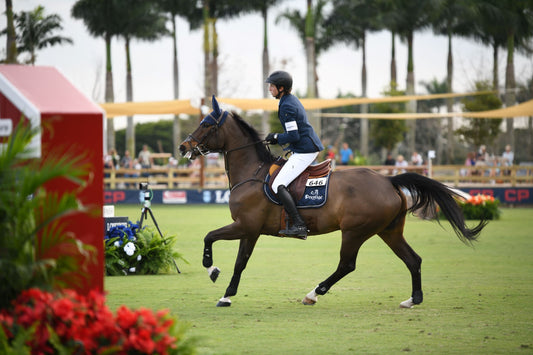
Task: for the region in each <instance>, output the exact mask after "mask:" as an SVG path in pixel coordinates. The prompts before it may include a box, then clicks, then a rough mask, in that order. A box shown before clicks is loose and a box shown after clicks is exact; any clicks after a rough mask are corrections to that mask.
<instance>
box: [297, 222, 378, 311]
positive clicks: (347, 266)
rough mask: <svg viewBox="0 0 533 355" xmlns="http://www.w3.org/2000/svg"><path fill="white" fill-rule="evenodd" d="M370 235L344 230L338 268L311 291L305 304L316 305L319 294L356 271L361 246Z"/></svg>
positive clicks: (324, 292)
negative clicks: (365, 235)
mask: <svg viewBox="0 0 533 355" xmlns="http://www.w3.org/2000/svg"><path fill="white" fill-rule="evenodd" d="M369 237H370V236H369ZM369 237H360V236H358V234H357V233H355V232H352V231H343V232H342V245H341V252H340V260H339V265H338V266H337V270H335V272H334V273H333V274H331V276H330V277H328V278H327V279H326V280H324V281H322V282H321V283H320V284H318V286H317V287H316V288H314V289H313V290H312V291H311V292H309V293H308V294H307V295H306V296H305V298H304V299H303V300H302V303H303V304H305V305H314V304H315V303H316V301H317V296H318V295H325V294H326V292H328V291H329V289H330V288H331V287H332V286H333V285H334V284H335V283H336V282H338V281H339V280H340V279H342V278H343V277H344V276H346V275H348V274H349V273H350V272H352V271H354V270H355V262H356V259H357V253H358V252H359V248H361V245H363V243H364V242H365V241H366V240H367V239H368V238H369Z"/></svg>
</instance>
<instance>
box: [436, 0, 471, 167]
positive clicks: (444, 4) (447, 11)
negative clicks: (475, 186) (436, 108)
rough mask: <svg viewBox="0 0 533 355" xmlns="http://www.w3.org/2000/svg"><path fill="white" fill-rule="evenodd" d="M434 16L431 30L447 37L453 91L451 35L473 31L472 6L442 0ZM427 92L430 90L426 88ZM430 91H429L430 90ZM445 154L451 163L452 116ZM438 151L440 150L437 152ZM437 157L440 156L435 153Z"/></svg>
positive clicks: (448, 104) (463, 0) (449, 86)
mask: <svg viewBox="0 0 533 355" xmlns="http://www.w3.org/2000/svg"><path fill="white" fill-rule="evenodd" d="M435 13H436V16H435V18H434V19H433V31H434V32H435V33H437V34H441V35H445V36H446V37H447V38H448V60H447V77H446V86H447V89H448V90H449V92H453V52H452V37H453V36H454V35H462V36H466V35H469V34H471V33H472V32H473V28H472V26H471V24H472V21H473V20H474V19H475V12H474V10H473V7H472V6H471V4H470V3H469V2H467V1H466V0H442V1H441V2H440V4H439V7H438V9H437V11H436V12H435ZM428 92H430V91H429V90H428ZM430 93H431V92H430ZM446 108H447V110H448V112H452V111H453V99H448V100H447V101H446ZM446 120H447V136H446V138H447V143H448V144H447V154H446V163H448V164H451V163H452V162H453V161H454V158H455V152H454V141H455V138H454V133H453V117H448V118H447V119H446ZM438 153H440V152H438ZM437 157H438V159H440V156H439V155H437Z"/></svg>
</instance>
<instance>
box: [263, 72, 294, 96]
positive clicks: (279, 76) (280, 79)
mask: <svg viewBox="0 0 533 355" xmlns="http://www.w3.org/2000/svg"><path fill="white" fill-rule="evenodd" d="M265 83H268V84H274V85H276V87H278V88H279V87H280V86H283V87H284V88H285V91H286V92H291V89H292V76H291V75H290V74H289V73H287V72H286V71H282V70H278V71H275V72H273V73H272V74H270V75H269V76H268V78H267V79H266V80H265Z"/></svg>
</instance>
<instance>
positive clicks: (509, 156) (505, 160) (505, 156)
mask: <svg viewBox="0 0 533 355" xmlns="http://www.w3.org/2000/svg"><path fill="white" fill-rule="evenodd" d="M513 160H514V153H513V151H512V150H511V146H510V145H509V144H507V145H506V146H505V151H504V152H503V153H502V164H503V166H512V165H513Z"/></svg>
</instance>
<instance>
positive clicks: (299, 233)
mask: <svg viewBox="0 0 533 355" xmlns="http://www.w3.org/2000/svg"><path fill="white" fill-rule="evenodd" d="M278 198H279V200H280V201H281V203H282V204H283V207H285V211H287V213H288V215H289V217H290V218H291V220H292V226H290V227H289V224H288V223H287V228H286V229H282V230H280V231H279V232H278V233H279V234H280V235H283V236H286V237H292V238H299V239H303V240H306V239H307V226H306V225H305V222H304V220H303V219H302V217H301V216H300V213H298V209H297V208H296V203H295V202H294V200H293V198H292V196H291V194H290V193H289V191H288V190H287V188H286V187H285V186H283V185H280V186H279V187H278Z"/></svg>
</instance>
